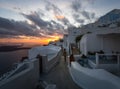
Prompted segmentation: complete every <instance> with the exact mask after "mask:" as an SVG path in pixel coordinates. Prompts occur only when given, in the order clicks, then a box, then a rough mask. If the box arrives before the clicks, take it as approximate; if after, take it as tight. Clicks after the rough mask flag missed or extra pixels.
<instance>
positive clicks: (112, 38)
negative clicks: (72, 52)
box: [80, 33, 120, 55]
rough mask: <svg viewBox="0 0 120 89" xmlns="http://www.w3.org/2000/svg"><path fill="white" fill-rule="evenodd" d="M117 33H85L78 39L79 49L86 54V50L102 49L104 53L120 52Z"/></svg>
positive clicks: (119, 40)
mask: <svg viewBox="0 0 120 89" xmlns="http://www.w3.org/2000/svg"><path fill="white" fill-rule="evenodd" d="M119 45H120V36H119V35H97V34H94V33H92V34H86V35H84V36H83V37H82V39H81V41H80V51H81V52H82V53H83V54H85V55H87V52H88V51H90V52H94V51H100V50H103V51H104V52H106V53H112V51H114V52H120V46H119Z"/></svg>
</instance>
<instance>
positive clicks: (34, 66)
mask: <svg viewBox="0 0 120 89" xmlns="http://www.w3.org/2000/svg"><path fill="white" fill-rule="evenodd" d="M28 65H29V67H28V68H27V69H25V70H23V71H21V72H20V73H16V74H15V75H14V76H11V77H10V78H8V79H5V80H3V81H0V89H35V87H36V86H35V85H36V84H37V83H38V80H39V69H38V68H39V62H38V60H37V59H34V60H31V61H30V62H29V63H28Z"/></svg>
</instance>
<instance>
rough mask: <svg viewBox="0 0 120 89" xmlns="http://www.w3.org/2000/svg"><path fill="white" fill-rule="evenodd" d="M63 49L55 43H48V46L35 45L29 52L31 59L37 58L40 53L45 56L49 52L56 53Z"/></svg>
mask: <svg viewBox="0 0 120 89" xmlns="http://www.w3.org/2000/svg"><path fill="white" fill-rule="evenodd" d="M60 50H61V48H60V47H58V46H54V45H48V46H38V47H33V48H31V49H30V50H29V52H28V57H29V59H32V58H35V57H36V56H37V55H38V54H40V55H42V56H44V55H48V54H54V53H55V54H56V53H58V52H59V51H60Z"/></svg>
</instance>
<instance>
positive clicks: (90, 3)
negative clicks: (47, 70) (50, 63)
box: [0, 0, 120, 44]
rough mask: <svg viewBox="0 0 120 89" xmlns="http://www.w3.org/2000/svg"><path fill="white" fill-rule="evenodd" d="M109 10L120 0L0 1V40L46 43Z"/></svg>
mask: <svg viewBox="0 0 120 89" xmlns="http://www.w3.org/2000/svg"><path fill="white" fill-rule="evenodd" d="M113 9H120V0H0V43H31V44H47V43H48V42H49V41H54V40H57V39H59V38H62V36H63V34H64V33H67V28H68V27H72V26H76V27H79V26H81V25H85V24H88V23H91V22H94V21H96V20H97V19H98V18H99V17H100V16H102V15H104V14H106V13H107V12H109V11H111V10H113Z"/></svg>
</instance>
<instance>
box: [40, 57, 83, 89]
mask: <svg viewBox="0 0 120 89" xmlns="http://www.w3.org/2000/svg"><path fill="white" fill-rule="evenodd" d="M42 78H43V79H44V80H45V81H46V82H47V83H49V84H56V86H57V89H82V88H80V87H78V86H77V85H76V84H75V83H74V82H73V80H72V78H71V76H70V74H69V70H68V68H67V64H66V63H65V62H64V59H63V57H62V58H61V60H60V63H59V64H57V65H56V66H55V67H54V68H53V69H52V70H51V71H50V72H49V73H48V74H45V75H43V76H42Z"/></svg>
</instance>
